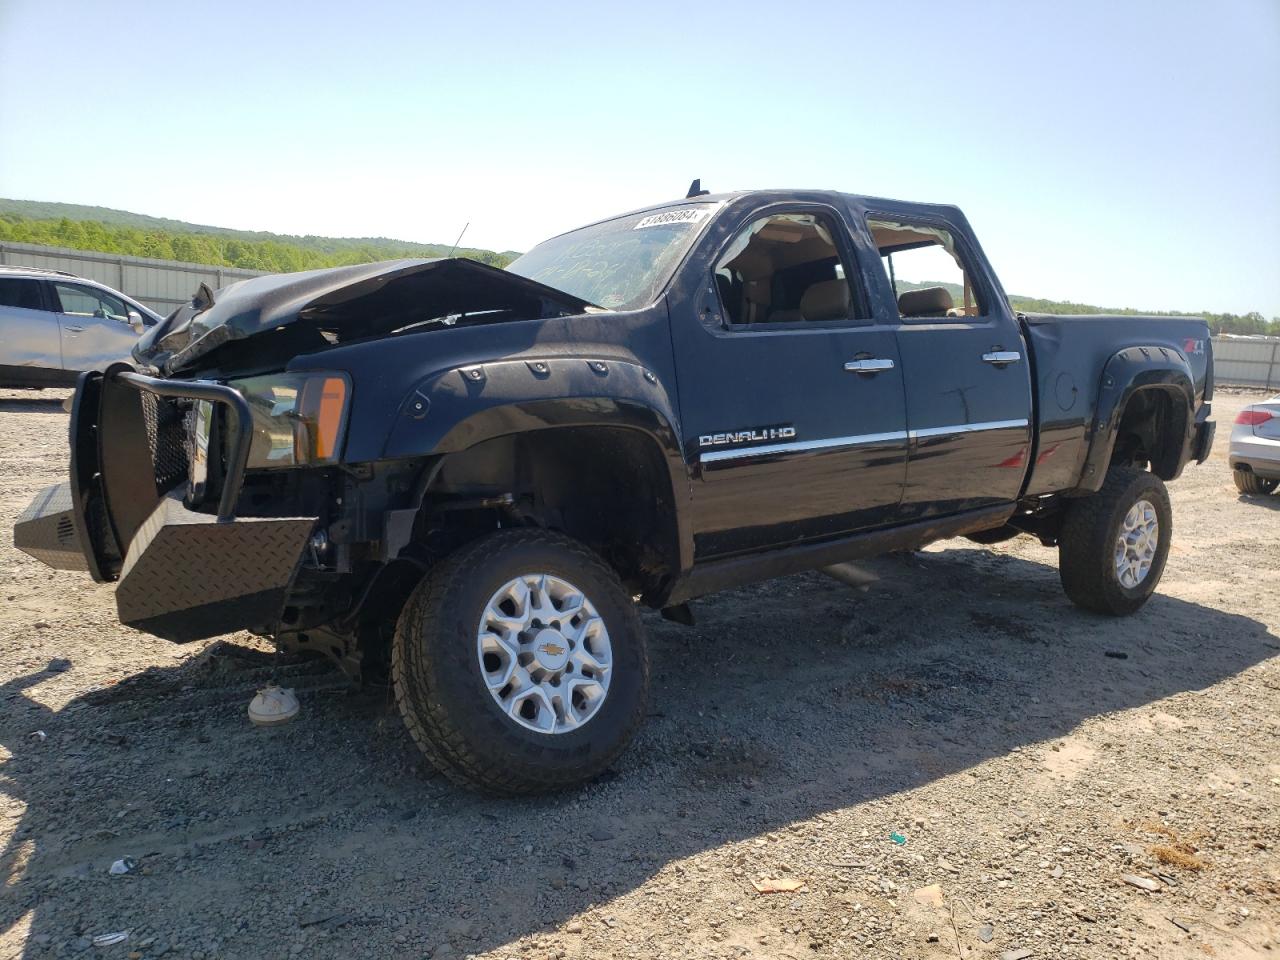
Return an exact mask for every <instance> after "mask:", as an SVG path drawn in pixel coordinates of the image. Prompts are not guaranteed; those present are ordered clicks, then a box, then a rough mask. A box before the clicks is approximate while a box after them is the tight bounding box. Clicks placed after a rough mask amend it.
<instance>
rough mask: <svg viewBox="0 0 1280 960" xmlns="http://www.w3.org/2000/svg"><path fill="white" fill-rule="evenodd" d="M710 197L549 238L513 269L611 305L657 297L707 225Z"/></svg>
mask: <svg viewBox="0 0 1280 960" xmlns="http://www.w3.org/2000/svg"><path fill="white" fill-rule="evenodd" d="M715 209H716V205H715V204H709V203H699V204H690V205H688V206H684V207H671V208H669V209H666V210H662V211H661V212H659V213H635V214H631V215H630V216H626V217H619V218H617V219H616V220H608V221H606V222H604V223H597V224H596V225H595V226H591V227H583V228H582V229H581V230H574V231H572V232H571V233H566V234H562V235H561V236H558V237H553V238H551V239H550V240H546V241H544V242H542V243H540V244H538V245H537V246H536V247H534V248H533V249H532V250H530V251H529V252H528V253H526V254H525V255H524V256H523V257H520V258H518V259H517V260H515V261H514V262H512V263H511V264H510V265H509V266H508V267H507V269H508V270H510V271H511V272H512V273H517V274H519V275H520V276H522V277H528V278H529V279H530V280H536V281H538V282H539V283H545V284H546V285H547V286H548V287H555V288H556V289H557V290H563V291H564V292H565V293H571V294H573V295H574V296H576V297H580V298H581V299H583V300H586V301H589V302H590V303H593V304H595V305H596V306H599V307H605V308H607V309H609V310H635V309H637V308H639V307H643V306H646V305H648V304H650V303H652V302H653V299H654V297H656V296H657V295H658V291H660V290H661V289H662V287H663V286H664V285H665V284H666V282H667V280H668V279H670V277H671V274H672V272H673V271H674V270H675V268H676V265H677V264H679V263H680V261H681V259H682V258H683V257H684V255H685V253H686V252H687V251H688V249H689V247H690V246H691V245H692V244H693V241H694V239H695V238H696V237H697V236H698V234H699V232H701V230H702V227H703V226H705V225H706V222H707V221H708V220H709V219H710V218H711V215H712V213H714V212H715Z"/></svg>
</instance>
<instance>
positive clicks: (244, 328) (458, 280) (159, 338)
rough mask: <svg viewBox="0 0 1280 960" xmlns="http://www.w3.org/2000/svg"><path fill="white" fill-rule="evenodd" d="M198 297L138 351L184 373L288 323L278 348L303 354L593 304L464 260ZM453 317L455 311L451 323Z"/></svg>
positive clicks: (281, 281) (371, 268) (337, 272)
mask: <svg viewBox="0 0 1280 960" xmlns="http://www.w3.org/2000/svg"><path fill="white" fill-rule="evenodd" d="M212 301H213V302H212V305H209V304H208V303H207V299H206V298H203V297H201V296H200V295H199V294H197V296H196V298H195V299H194V300H193V302H192V303H191V304H188V305H186V306H182V307H179V308H178V309H177V310H175V311H174V312H173V313H172V314H170V315H169V316H168V317H167V318H166V319H165V321H164V322H163V323H161V324H158V325H157V326H155V327H152V328H151V329H150V330H148V331H147V332H146V333H145V334H144V335H143V336H142V337H141V338H140V339H139V340H138V343H137V345H136V346H135V347H134V349H133V357H134V359H135V360H136V361H137V362H138V363H139V364H142V365H144V366H149V367H154V368H156V369H159V370H161V371H163V372H164V373H166V374H170V375H172V374H175V373H180V372H182V371H186V370H191V369H192V368H194V367H196V366H203V365H206V364H208V363H213V362H215V358H213V357H211V356H210V354H212V353H213V352H214V351H219V352H220V353H221V352H225V351H222V350H220V348H223V347H225V346H227V345H228V344H234V343H236V342H237V341H243V340H247V339H249V338H252V337H257V336H259V335H261V334H263V333H267V332H270V331H276V332H277V333H279V332H280V331H282V330H285V328H289V332H292V333H294V334H295V335H294V336H292V337H286V338H281V337H279V336H277V337H276V338H275V340H274V341H272V345H273V347H283V346H286V345H287V346H288V347H289V349H290V350H291V351H292V352H293V353H294V354H295V355H296V354H299V353H305V352H312V351H314V350H320V349H324V348H325V347H326V346H336V345H338V344H340V343H348V342H350V341H352V340H359V339H365V338H369V337H378V336H387V335H390V334H392V333H393V332H396V331H398V330H401V329H403V328H405V327H409V326H412V325H415V324H426V323H428V322H429V321H433V320H440V321H442V322H443V323H450V322H456V323H467V324H469V323H477V322H497V321H502V320H528V319H538V318H541V317H549V316H563V315H568V314H575V313H582V312H583V311H584V310H585V309H586V308H587V307H588V306H590V304H588V303H587V301H585V300H582V299H580V298H578V297H575V296H573V295H572V294H569V293H565V292H564V291H561V290H556V289H554V288H552V287H548V286H544V285H543V284H541V283H538V282H536V281H534V280H529V279H527V278H525V277H521V276H518V275H516V274H514V273H508V272H507V271H505V270H499V269H498V268H496V267H490V266H486V265H485V264H483V263H479V262H478V261H475V260H466V259H463V258H460V257H449V258H440V259H435V260H387V261H382V262H380V263H362V264H357V265H355V266H350V267H335V268H332V269H327V270H308V271H305V272H303V273H284V274H273V275H271V276H265V277H253V278H251V279H249V280H240V281H237V282H236V283H233V284H230V285H228V286H226V287H223V288H221V289H220V290H217V291H216V292H214V293H213V296H212ZM444 318H451V319H450V320H444Z"/></svg>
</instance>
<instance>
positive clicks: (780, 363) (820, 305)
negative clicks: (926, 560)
mask: <svg viewBox="0 0 1280 960" xmlns="http://www.w3.org/2000/svg"><path fill="white" fill-rule="evenodd" d="M744 219H745V220H746V222H745V223H744V224H743V225H742V227H741V230H740V231H739V232H738V233H737V234H736V235H735V236H734V239H732V240H731V241H729V242H727V243H726V244H725V245H724V247H723V248H721V249H719V250H717V251H715V257H714V261H711V262H713V264H714V265H713V266H712V268H711V269H710V270H708V271H707V275H706V278H705V279H706V282H705V285H704V287H705V288H704V289H703V290H702V292H701V294H700V296H701V300H700V301H699V299H698V298H697V297H695V298H694V302H689V303H684V304H678V305H676V304H673V306H672V317H671V323H672V335H673V340H674V344H675V357H676V368H677V380H678V386H679V396H680V408H681V420H682V427H683V433H684V440H685V444H686V451H685V452H686V456H687V458H688V459H689V461H690V462H691V463H693V464H694V466H695V474H696V480H695V483H694V490H693V506H694V510H693V516H694V523H693V526H694V548H695V557H696V559H707V558H709V557H715V556H724V555H728V554H733V553H736V552H742V551H747V550H756V549H759V548H760V547H768V546H783V545H787V544H794V543H799V542H803V541H809V540H818V539H823V538H831V537H838V536H841V535H844V534H847V533H850V532H852V531H855V530H862V529H868V528H873V527H877V526H882V525H885V524H888V523H892V522H894V521H895V520H896V519H897V508H898V503H899V500H900V499H901V495H902V486H903V482H904V478H905V472H906V451H907V434H906V408H905V402H904V397H903V385H902V365H901V362H900V359H899V356H898V346H897V340H896V338H895V335H894V331H893V326H892V325H889V326H877V325H875V324H873V323H872V322H871V321H870V320H869V319H868V307H867V301H866V298H865V297H864V295H863V291H862V290H861V289H860V288H861V283H860V282H858V281H857V280H856V279H855V281H854V282H853V283H850V277H851V276H852V275H851V274H850V273H849V271H848V270H847V269H846V267H847V265H848V264H849V263H851V262H852V261H851V259H850V258H849V256H848V253H847V251H848V249H849V246H848V241H847V236H846V235H845V227H844V223H843V220H842V218H841V216H840V215H839V214H837V212H836V211H835V210H834V209H831V208H828V207H826V206H824V205H818V204H806V205H800V206H795V207H788V208H783V209H774V208H770V210H769V212H767V213H765V212H757V213H756V214H755V215H753V216H750V217H746V218H744ZM708 259H710V258H708Z"/></svg>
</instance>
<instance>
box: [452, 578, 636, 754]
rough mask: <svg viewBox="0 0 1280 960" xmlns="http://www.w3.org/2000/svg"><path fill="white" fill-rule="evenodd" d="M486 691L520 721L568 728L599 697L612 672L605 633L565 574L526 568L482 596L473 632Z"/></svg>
mask: <svg viewBox="0 0 1280 960" xmlns="http://www.w3.org/2000/svg"><path fill="white" fill-rule="evenodd" d="M476 655H477V656H478V657H479V659H480V671H481V674H482V676H483V677H484V682H485V684H486V686H488V688H489V694H490V695H491V696H492V697H493V699H494V702H496V703H497V704H498V706H499V707H501V708H502V711H503V712H504V713H505V714H506V715H507V716H509V717H510V718H511V719H512V720H514V721H515V722H516V723H518V724H520V726H522V727H525V728H527V729H529V730H533V731H536V732H537V733H568V732H570V731H571V730H576V729H578V728H579V727H581V726H582V725H583V724H584V723H586V722H587V721H589V720H590V719H591V718H592V717H593V716H595V715H596V712H597V711H598V710H599V709H600V706H601V704H603V703H604V698H605V696H606V695H607V694H608V692H609V679H610V676H611V675H612V672H613V651H612V648H611V647H610V645H609V631H608V629H607V628H606V627H605V625H604V620H602V619H601V618H600V615H599V614H598V613H597V612H596V608H595V607H594V606H592V604H591V601H590V600H588V599H587V596H586V594H584V593H583V592H582V591H581V590H579V589H578V588H577V587H575V586H574V585H573V584H572V583H569V581H567V580H562V579H560V578H559V577H553V576H551V575H550V574H544V573H530V574H525V575H523V576H519V577H516V578H515V579H514V580H509V581H507V582H506V583H505V584H503V585H502V586H501V587H499V588H498V589H497V590H496V591H495V592H494V594H493V596H491V597H490V598H489V602H488V603H487V604H486V605H485V608H484V613H483V615H482V616H481V618H480V628H479V630H478V632H477V634H476Z"/></svg>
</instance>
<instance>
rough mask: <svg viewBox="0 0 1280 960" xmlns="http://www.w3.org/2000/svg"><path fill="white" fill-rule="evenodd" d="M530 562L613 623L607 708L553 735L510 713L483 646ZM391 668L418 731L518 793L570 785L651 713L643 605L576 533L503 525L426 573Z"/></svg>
mask: <svg viewBox="0 0 1280 960" xmlns="http://www.w3.org/2000/svg"><path fill="white" fill-rule="evenodd" d="M531 572H540V573H547V574H552V575H554V576H557V577H563V578H564V579H566V580H569V581H571V582H572V583H573V584H575V585H576V586H577V587H578V588H580V589H581V590H582V591H583V592H584V593H585V594H586V595H587V596H588V597H589V598H590V600H591V603H592V604H593V605H594V606H595V608H596V612H597V613H598V614H599V615H600V617H601V618H603V620H604V624H605V627H606V629H607V630H608V631H609V639H610V643H611V646H612V656H613V670H614V672H613V674H612V676H611V678H610V684H609V690H608V694H607V696H606V698H605V701H604V703H603V704H601V706H600V708H599V711H598V712H597V713H596V714H595V715H594V716H592V717H591V718H590V719H589V720H588V721H586V722H585V723H584V724H583V726H582V727H581V728H580V729H577V730H572V731H569V732H565V733H558V734H546V733H538V732H535V731H532V730H528V729H526V728H524V727H522V726H520V725H519V724H517V723H516V722H515V721H513V720H512V719H511V718H510V717H508V716H507V715H506V714H504V713H503V711H502V709H501V708H500V707H499V705H498V704H497V703H496V702H495V701H494V699H493V697H492V696H491V695H490V693H489V690H488V687H487V686H486V685H485V682H484V677H483V675H482V673H481V669H480V665H479V661H478V659H477V654H476V630H477V627H478V625H479V622H480V617H481V615H482V612H483V610H484V607H485V605H486V604H487V603H488V601H489V598H490V597H491V596H492V595H493V593H494V591H496V590H497V589H498V588H499V587H501V586H502V585H503V584H504V583H506V582H507V581H509V580H511V579H513V578H515V577H517V576H520V575H521V574H527V573H531ZM391 675H392V683H393V685H394V689H395V698H396V703H397V705H398V706H399V708H400V714H401V716H403V717H404V722H405V725H406V726H407V727H408V728H409V733H410V734H411V735H412V736H413V739H414V741H415V742H416V743H417V744H418V746H419V747H420V748H421V749H422V751H423V753H425V754H426V755H427V758H428V759H429V760H430V761H431V762H432V764H433V765H434V766H435V767H436V768H437V769H439V770H440V772H441V773H443V774H444V775H445V776H447V777H448V778H449V779H450V780H453V781H454V782H455V783H458V784H460V785H462V786H466V787H470V788H473V789H480V790H483V791H486V792H489V793H495V794H503V795H508V796H511V795H519V794H529V793H544V792H548V791H552V790H559V789H563V788H566V787H571V786H574V785H577V784H580V783H583V782H584V781H587V780H590V779H592V778H593V777H595V776H597V775H599V774H600V773H602V772H603V771H604V770H605V769H606V768H607V767H608V766H609V764H611V763H612V762H613V761H614V760H615V759H616V758H617V756H618V755H619V754H620V753H621V752H622V751H623V749H624V748H625V747H626V746H627V744H628V743H629V742H630V740H631V738H632V736H633V735H634V734H635V732H636V730H637V728H638V727H639V725H640V723H641V721H642V720H643V719H644V711H645V703H646V699H647V696H648V690H649V659H648V652H647V648H646V644H645V634H644V628H643V626H642V625H641V623H640V618H639V615H638V614H637V612H636V607H635V604H634V603H633V602H632V599H631V597H630V596H629V595H628V594H627V591H626V590H625V589H624V588H623V586H622V584H621V583H620V582H619V580H618V577H617V575H616V574H615V573H614V572H613V570H612V569H610V568H609V567H608V566H607V565H606V564H605V563H604V561H602V560H601V559H600V558H599V557H598V556H596V555H595V554H594V553H593V552H591V551H590V550H588V549H587V548H586V547H584V546H583V545H582V544H580V543H578V542H577V541H575V540H572V539H570V538H569V537H565V536H562V535H560V534H557V533H551V532H548V531H545V530H538V529H532V528H524V529H518V530H504V531H500V532H498V533H493V534H490V535H488V536H485V537H482V538H481V539H479V540H475V541H472V542H471V543H468V544H466V545H465V546H463V547H461V548H459V549H458V550H457V551H456V552H454V553H453V554H451V555H449V556H448V557H446V558H445V559H444V560H442V561H441V562H440V563H439V564H437V565H436V566H435V567H434V568H433V569H432V570H430V571H429V572H428V573H427V575H426V576H425V577H424V578H423V579H422V582H421V583H419V584H418V586H417V588H415V590H414V592H413V593H412V595H411V596H410V597H409V600H408V602H407V603H406V604H405V607H404V610H403V612H402V613H401V615H400V620H399V622H398V624H397V625H396V635H395V641H394V643H393V646H392V656H391Z"/></svg>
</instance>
